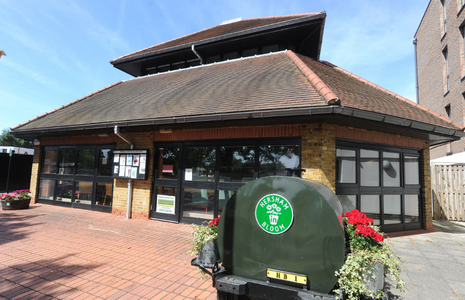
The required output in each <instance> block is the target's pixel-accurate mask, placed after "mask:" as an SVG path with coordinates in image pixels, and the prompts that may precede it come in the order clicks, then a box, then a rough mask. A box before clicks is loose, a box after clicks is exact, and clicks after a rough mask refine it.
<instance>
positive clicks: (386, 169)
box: [383, 152, 400, 186]
mask: <svg viewBox="0 0 465 300" xmlns="http://www.w3.org/2000/svg"><path fill="white" fill-rule="evenodd" d="M383 185H384V186H400V154H399V153H392V152H383Z"/></svg>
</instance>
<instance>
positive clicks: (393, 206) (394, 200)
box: [383, 195, 402, 224]
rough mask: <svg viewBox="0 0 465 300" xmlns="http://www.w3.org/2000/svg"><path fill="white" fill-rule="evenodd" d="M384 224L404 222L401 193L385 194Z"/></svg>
mask: <svg viewBox="0 0 465 300" xmlns="http://www.w3.org/2000/svg"><path fill="white" fill-rule="evenodd" d="M383 200H384V204H383V209H384V224H399V223H402V214H401V211H402V210H401V202H400V195H384V196H383Z"/></svg>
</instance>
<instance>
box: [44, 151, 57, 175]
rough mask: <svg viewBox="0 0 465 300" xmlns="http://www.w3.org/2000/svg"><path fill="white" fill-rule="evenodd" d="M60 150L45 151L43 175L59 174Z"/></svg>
mask: <svg viewBox="0 0 465 300" xmlns="http://www.w3.org/2000/svg"><path fill="white" fill-rule="evenodd" d="M57 158H58V150H45V153H44V162H43V164H42V173H45V174H56V172H57Z"/></svg>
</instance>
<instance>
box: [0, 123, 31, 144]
mask: <svg viewBox="0 0 465 300" xmlns="http://www.w3.org/2000/svg"><path fill="white" fill-rule="evenodd" d="M0 146H12V147H24V148H34V144H33V143H32V142H30V141H26V140H23V139H20V138H17V137H14V136H13V135H12V134H11V132H10V129H9V128H5V129H3V130H2V133H1V134H0Z"/></svg>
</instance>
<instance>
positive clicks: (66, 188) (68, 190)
mask: <svg viewBox="0 0 465 300" xmlns="http://www.w3.org/2000/svg"><path fill="white" fill-rule="evenodd" d="M56 191H57V192H56V193H57V201H62V202H71V199H72V195H73V182H72V181H66V180H60V181H58V184H57V189H56Z"/></svg>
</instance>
